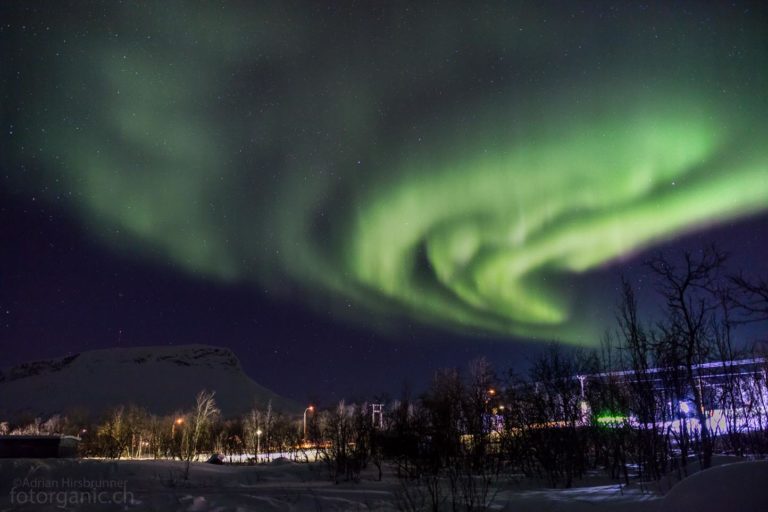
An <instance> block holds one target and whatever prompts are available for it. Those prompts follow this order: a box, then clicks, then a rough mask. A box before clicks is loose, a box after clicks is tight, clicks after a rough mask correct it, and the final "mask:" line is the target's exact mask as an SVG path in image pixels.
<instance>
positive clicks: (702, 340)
mask: <svg viewBox="0 0 768 512" xmlns="http://www.w3.org/2000/svg"><path fill="white" fill-rule="evenodd" d="M725 260H726V256H725V254H724V253H722V252H720V251H718V250H717V249H716V248H715V247H708V248H706V249H703V250H701V251H699V252H698V253H697V254H693V253H690V252H686V253H684V254H683V257H682V262H681V263H680V264H675V263H673V262H672V261H671V260H670V259H668V258H666V257H665V256H663V255H659V256H657V257H655V258H653V259H651V260H650V261H649V262H648V267H649V268H650V269H651V270H652V271H653V272H654V273H655V274H656V276H657V278H658V279H657V280H658V289H659V293H660V294H661V295H662V297H663V298H664V299H665V318H664V320H663V321H662V322H661V323H660V325H659V327H660V329H661V332H662V336H661V338H660V340H659V342H660V347H659V348H660V349H661V353H662V355H663V356H666V357H665V359H666V361H665V362H667V366H668V367H669V368H670V369H671V370H672V371H674V370H676V369H677V368H680V369H681V370H682V373H683V375H682V377H683V379H684V382H685V385H686V387H687V390H688V391H689V392H690V393H691V394H692V397H693V404H694V406H695V409H696V410H695V415H696V418H697V420H698V424H699V435H700V440H701V444H700V450H699V456H700V459H701V464H702V466H703V467H709V466H710V464H711V461H712V451H713V439H712V434H711V432H710V431H709V426H708V422H707V415H706V413H705V407H706V404H705V400H704V395H703V390H702V387H701V382H700V379H699V375H698V372H697V371H696V369H695V368H696V365H697V364H699V363H702V362H704V361H705V360H706V359H707V358H708V357H709V355H710V350H711V348H712V345H713V340H714V333H713V331H712V325H713V320H712V319H713V315H715V314H716V312H717V308H718V302H717V300H716V298H715V297H714V294H713V290H715V289H717V287H718V280H719V279H720V278H721V271H722V268H723V265H724V263H725ZM682 398H684V397H679V399H682ZM674 405H675V404H673V407H674ZM681 420H682V418H681ZM681 435H682V436H683V437H685V436H686V435H687V429H686V428H685V427H684V426H683V427H681ZM682 462H683V464H685V463H686V460H685V459H683V461H682Z"/></svg>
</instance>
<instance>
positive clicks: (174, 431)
mask: <svg viewBox="0 0 768 512" xmlns="http://www.w3.org/2000/svg"><path fill="white" fill-rule="evenodd" d="M182 423H184V418H182V417H178V418H176V420H175V421H174V422H173V424H172V425H171V437H173V436H175V435H176V425H179V426H181V424H182Z"/></svg>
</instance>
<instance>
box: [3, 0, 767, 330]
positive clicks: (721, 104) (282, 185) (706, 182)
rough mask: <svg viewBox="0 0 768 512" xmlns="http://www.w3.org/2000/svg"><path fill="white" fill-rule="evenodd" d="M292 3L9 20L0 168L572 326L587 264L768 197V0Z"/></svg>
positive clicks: (394, 312) (402, 293)
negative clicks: (756, 3) (711, 3)
mask: <svg viewBox="0 0 768 512" xmlns="http://www.w3.org/2000/svg"><path fill="white" fill-rule="evenodd" d="M88 5H90V4H88ZM280 5H281V6H280V7H278V6H276V5H273V6H272V7H261V8H257V7H255V6H253V5H249V4H239V3H233V4H231V5H228V6H227V7H225V8H223V9H221V8H219V7H215V8H214V7H213V6H211V5H209V4H206V6H205V7H191V6H190V5H189V4H179V5H175V4H174V5H172V4H171V3H170V2H169V3H165V2H163V3H156V4H152V9H151V10H150V9H149V8H147V9H142V8H139V7H137V6H133V7H131V6H123V7H120V6H117V5H115V6H109V7H105V6H99V7H98V9H101V10H103V9H109V10H111V11H112V12H108V13H107V17H108V18H109V19H110V20H112V21H110V23H104V22H103V21H104V20H103V17H99V16H95V15H94V14H93V13H91V12H90V11H89V12H87V13H85V14H83V13H72V12H70V11H69V10H62V9H61V8H58V9H57V8H56V5H55V4H51V5H49V6H48V7H49V9H47V10H45V9H42V10H43V11H45V12H37V13H30V15H29V24H28V25H27V26H26V27H24V28H22V27H20V26H18V27H6V28H5V29H4V34H3V37H4V40H3V48H4V50H3V51H4V55H3V58H4V60H6V61H10V62H13V63H14V66H15V67H17V68H18V69H19V70H20V72H19V74H18V75H17V77H16V78H15V79H14V80H6V81H5V82H4V84H5V85H4V91H3V92H4V93H5V97H6V98H10V101H7V102H6V105H5V108H4V109H3V116H4V119H3V125H4V126H7V125H10V126H13V131H14V135H13V138H12V139H4V140H6V142H4V147H3V148H2V153H3V157H2V158H3V162H4V167H5V168H7V169H13V170H14V171H13V172H12V174H14V176H12V177H13V179H14V180H15V182H16V183H17V184H18V186H19V187H20V188H21V189H22V190H25V191H27V192H28V193H30V194H32V195H41V196H42V197H43V198H44V199H45V200H47V201H52V202H58V203H61V204H62V205H64V207H65V208H67V209H69V210H70V211H72V212H73V215H74V216H75V217H76V218H77V219H78V220H79V221H80V222H81V223H82V224H83V225H84V226H85V228H86V229H88V230H89V232H91V233H93V234H94V235H95V236H97V237H98V238H99V239H101V240H102V241H103V243H105V244H107V245H108V246H110V247H113V248H114V249H115V250H116V251H121V252H124V253H126V254H129V255H131V256H132V257H139V258H146V259H150V260H154V261H157V262H158V264H166V265H171V266H173V267H175V268H178V269H180V270H182V271H185V272H189V273H192V274H195V275H198V276H200V277H202V278H207V279H215V280H219V281H222V282H229V283H251V284H253V286H257V287H259V288H260V289H263V290H269V291H274V293H276V294H278V295H279V294H280V292H281V290H283V289H285V288H292V289H294V288H295V287H298V289H300V290H301V294H302V296H303V297H304V300H306V302H307V303H308V304H311V305H314V306H315V307H317V308H319V309H320V310H322V311H330V312H331V313H332V314H337V315H341V316H344V317H346V318H351V319H353V320H357V321H360V322H365V323H366V324H367V325H373V326H374V327H375V326H381V325H382V324H386V323H388V322H389V320H390V319H393V318H412V319H416V320H418V321H420V322H424V323H427V324H431V325H435V326H438V327H442V328H446V329H450V330H459V331H461V332H467V333H476V334H491V335H493V336H510V337H530V338H539V339H544V338H556V339H559V340H563V341H567V342H571V343H579V344H591V343H594V342H596V341H597V339H598V337H599V333H600V332H602V331H603V329H604V325H603V324H602V323H601V321H600V318H601V314H603V315H604V313H601V314H596V313H595V312H594V309H595V308H598V307H602V308H603V309H605V308H606V307H607V306H606V304H610V303H611V300H610V299H611V298H610V297H603V296H601V291H600V290H590V289H588V287H586V288H585V286H584V284H583V282H584V281H583V280H580V278H581V277H583V276H588V275H589V273H590V272H592V271H595V270H598V269H600V268H602V267H604V266H606V265H610V264H611V263H613V262H615V261H617V260H618V259H620V258H626V257H629V256H631V255H633V254H636V253H638V252H640V251H643V250H647V249H649V248H652V247H653V246H654V244H658V243H660V242H663V241H667V240H671V239H673V238H675V237H678V236H680V235H681V234H684V233H688V232H691V231H694V230H698V229H704V228H706V227H708V226H712V225H715V224H718V223H723V222H728V221H732V220H735V219H739V218H743V217H745V216H749V215H753V214H757V213H760V212H763V211H765V210H766V209H768V172H767V171H768V146H766V144H765V142H766V141H767V140H768V120H767V119H768V117H767V116H766V114H768V108H767V107H768V101H767V100H768V80H767V78H768V70H767V69H766V68H767V65H766V63H768V31H766V30H765V28H764V27H765V21H766V18H765V14H764V12H762V11H760V12H757V13H755V12H752V13H749V15H748V14H747V13H746V12H743V11H734V12H731V11H728V7H725V6H723V7H717V8H715V7H711V8H710V7H708V8H707V10H708V12H696V10H695V8H694V9H693V12H691V11H690V10H686V9H684V8H682V7H681V8H679V11H676V10H674V9H672V8H667V7H664V5H665V4H664V3H661V4H659V5H656V6H655V7H654V6H652V7H651V9H650V10H645V9H640V8H639V7H638V8H635V7H630V6H629V5H628V4H627V5H626V6H625V7H624V8H622V9H615V8H614V7H609V6H608V4H605V5H604V6H602V5H596V6H592V7H591V10H592V11H594V12H590V13H584V12H583V10H580V9H579V7H578V6H575V5H571V4H570V3H568V4H566V5H567V6H568V7H567V8H563V6H559V7H557V6H552V8H545V7H541V6H538V4H537V3H530V4H521V5H514V6H513V5H510V4H506V3H504V4H487V5H485V6H484V8H482V9H480V8H478V9H477V12H475V11H473V10H472V9H471V8H470V7H468V6H456V7H455V8H447V7H443V8H440V9H437V8H435V9H431V8H422V9H409V8H407V7H406V5H407V4H403V5H400V6H397V5H394V4H393V5H389V6H388V7H366V6H354V5H353V4H350V6H349V8H348V9H339V10H335V11H334V10H330V9H329V10H321V9H320V8H319V7H316V6H314V7H313V5H314V4H312V3H310V4H285V5H283V4H282V3H281V4H280ZM14 8H16V9H22V7H21V5H17V6H15V7H14ZM91 8H93V9H95V8H96V7H95V6H91ZM700 9H701V10H704V8H703V7H700ZM57 10H58V12H57ZM86 10H87V9H86ZM597 13H604V14H605V16H602V15H600V16H598V15H597ZM84 20H85V21H84ZM718 20H720V21H718ZM705 22H706V23H705ZM83 25H85V26H86V28H85V29H84V28H83ZM76 28H77V29H76ZM33 33H34V34H35V35H33ZM32 57H34V58H32ZM7 140H10V143H8V142H7ZM588 297H589V298H588ZM351 306H353V307H351ZM350 310H351V311H354V312H350Z"/></svg>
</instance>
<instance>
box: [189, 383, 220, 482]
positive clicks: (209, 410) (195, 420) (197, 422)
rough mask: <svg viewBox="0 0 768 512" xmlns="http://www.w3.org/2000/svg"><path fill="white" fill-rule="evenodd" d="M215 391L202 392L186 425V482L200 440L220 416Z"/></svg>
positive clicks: (198, 395) (197, 451)
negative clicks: (216, 417)
mask: <svg viewBox="0 0 768 512" xmlns="http://www.w3.org/2000/svg"><path fill="white" fill-rule="evenodd" d="M215 394H216V392H215V391H206V390H202V391H200V392H199V393H198V394H197V397H196V400H195V408H194V410H193V411H192V412H191V413H190V414H189V415H188V416H189V420H188V421H186V422H185V423H184V429H183V437H182V454H183V457H184V461H185V465H184V480H188V479H189V468H190V465H191V463H192V460H193V459H194V458H196V457H197V455H198V453H199V448H200V440H201V438H202V437H203V435H204V434H205V433H206V431H207V429H208V428H209V427H210V425H211V423H212V421H213V419H214V417H215V416H216V415H218V414H219V410H218V409H217V408H216V400H214V395H215Z"/></svg>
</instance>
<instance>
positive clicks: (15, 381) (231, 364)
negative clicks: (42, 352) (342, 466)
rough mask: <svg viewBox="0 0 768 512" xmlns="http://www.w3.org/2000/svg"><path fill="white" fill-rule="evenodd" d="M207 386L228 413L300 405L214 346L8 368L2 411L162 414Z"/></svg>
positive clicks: (105, 353) (86, 355)
mask: <svg viewBox="0 0 768 512" xmlns="http://www.w3.org/2000/svg"><path fill="white" fill-rule="evenodd" d="M201 389H207V390H213V391H216V402H217V404H218V406H219V408H220V409H221V411H222V414H223V415H224V416H225V417H229V416H236V415H240V414H243V413H244V412H246V411H248V410H250V408H251V407H252V406H253V405H254V403H256V404H257V406H258V407H266V404H267V402H268V401H269V400H272V406H273V408H274V409H276V410H282V411H285V412H295V411H296V410H297V409H298V406H297V404H295V403H293V402H291V401H290V400H287V399H285V398H283V397H280V396H278V395H277V394H275V393H274V392H272V391H270V390H269V389H266V388H264V387H263V386H260V385H259V384H257V383H256V382H254V381H253V380H252V379H251V378H250V377H248V376H247V375H246V374H245V373H244V372H243V370H242V368H241V366H240V362H239V361H238V359H237V357H236V356H235V354H233V353H232V351H230V350H229V349H226V348H221V347H212V346H207V345H183V346H162V347H134V348H112V349H105V350H93V351H88V352H82V353H80V354H75V355H70V356H67V357H62V358H59V359H52V360H46V361H35V362H31V363H25V364H21V365H18V366H15V367H12V368H7V369H4V370H1V371H0V417H6V416H14V415H18V414H24V413H29V414H31V415H50V414H54V413H61V412H66V411H71V410H78V409H79V410H84V411H88V412H90V413H92V414H97V413H99V412H101V411H103V410H105V409H108V408H110V407H113V406H116V405H120V404H124V405H128V404H136V405H141V406H144V407H146V408H147V409H148V410H149V411H151V412H153V413H156V414H168V413H173V412H175V411H177V410H184V409H189V408H191V407H192V406H193V404H194V401H195V395H196V394H197V393H198V391H200V390H201Z"/></svg>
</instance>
